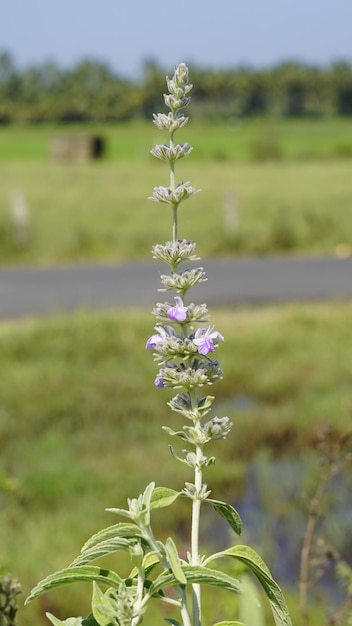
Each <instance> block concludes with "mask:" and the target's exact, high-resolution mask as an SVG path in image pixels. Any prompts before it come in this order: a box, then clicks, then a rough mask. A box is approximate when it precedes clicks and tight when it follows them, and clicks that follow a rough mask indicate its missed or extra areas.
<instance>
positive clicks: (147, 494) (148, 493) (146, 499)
mask: <svg viewBox="0 0 352 626" xmlns="http://www.w3.org/2000/svg"><path fill="white" fill-rule="evenodd" d="M154 489H155V483H154V482H151V483H149V485H147V486H146V488H145V489H144V492H143V495H142V502H143V504H144V506H145V508H146V510H147V511H150V501H151V498H152V494H153V491H154Z"/></svg>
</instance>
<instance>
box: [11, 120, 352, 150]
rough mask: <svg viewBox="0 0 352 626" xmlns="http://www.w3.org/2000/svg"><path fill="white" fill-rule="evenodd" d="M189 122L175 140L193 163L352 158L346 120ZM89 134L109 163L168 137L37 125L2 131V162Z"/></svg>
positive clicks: (141, 127)
mask: <svg viewBox="0 0 352 626" xmlns="http://www.w3.org/2000/svg"><path fill="white" fill-rule="evenodd" d="M189 115H190V117H191V120H190V123H189V124H188V125H187V127H186V128H185V129H183V130H182V131H180V132H179V138H178V141H188V142H189V143H191V144H192V145H193V146H194V147H195V151H194V152H193V155H192V159H194V160H204V159H206V160H218V161H226V160H229V159H231V160H233V159H234V160H236V161H252V160H265V159H267V158H269V159H270V158H274V159H277V160H280V159H295V160H302V159H303V160H305V159H316V158H318V159H321V158H326V157H342V156H345V157H350V156H352V124H351V121H350V119H348V118H347V119H346V118H337V119H336V118H323V119H315V120H314V119H303V120H299V119H296V120H282V119H275V118H272V119H270V118H263V119H254V120H253V119H244V120H240V119H237V118H234V119H232V120H230V121H229V122H206V123H205V122H198V121H197V119H196V117H194V116H192V112H191V111H189ZM87 132H90V133H92V134H98V135H101V136H102V137H104V138H105V140H106V147H107V155H106V156H107V158H108V159H112V160H120V161H125V160H126V159H127V160H130V161H132V162H133V161H135V160H136V159H140V158H145V157H146V155H148V151H149V150H150V148H152V147H153V145H154V144H155V143H162V141H165V139H166V137H165V136H164V135H163V134H162V133H160V132H159V131H158V130H157V129H156V128H155V127H154V125H153V124H152V123H151V122H150V121H143V122H142V121H141V122H131V123H123V124H115V125H111V124H105V125H93V124H92V125H82V124H81V125H78V126H75V125H67V126H65V125H59V126H55V125H40V126H35V125H32V126H21V125H17V126H8V127H6V126H4V127H0V161H3V162H8V161H9V160H13V161H19V160H24V161H28V160H29V161H31V160H37V161H46V160H47V158H48V155H49V151H50V144H51V140H52V138H53V136H55V135H56V134H62V133H67V134H73V133H74V134H76V133H78V134H85V133H87Z"/></svg>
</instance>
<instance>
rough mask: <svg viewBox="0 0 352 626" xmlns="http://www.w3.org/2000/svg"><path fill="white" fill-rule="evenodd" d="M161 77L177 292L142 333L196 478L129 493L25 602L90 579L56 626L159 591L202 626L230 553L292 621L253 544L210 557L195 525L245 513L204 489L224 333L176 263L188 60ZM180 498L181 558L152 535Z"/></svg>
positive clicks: (229, 583)
mask: <svg viewBox="0 0 352 626" xmlns="http://www.w3.org/2000/svg"><path fill="white" fill-rule="evenodd" d="M166 80H167V87H168V92H169V93H168V94H167V95H165V96H164V98H165V104H166V106H167V107H168V108H169V109H170V112H169V113H168V114H164V113H158V114H156V115H154V124H155V125H156V126H157V127H158V128H159V129H160V130H163V131H167V132H168V134H169V143H165V144H161V145H157V146H155V147H154V149H153V150H152V154H153V155H154V156H155V157H157V158H158V159H161V160H163V161H166V162H167V163H168V164H169V168H170V183H169V186H168V187H155V188H154V190H153V193H152V196H151V199H152V200H154V201H156V202H159V203H164V204H167V205H169V206H170V207H171V210H172V240H171V241H168V242H166V243H165V244H157V245H155V246H154V247H153V258H155V259H158V260H161V261H164V262H166V263H167V264H168V266H169V270H170V271H169V272H168V273H167V274H165V275H162V276H161V283H162V291H173V292H175V293H176V295H175V296H174V297H173V302H171V303H170V302H159V303H157V304H156V306H155V308H154V311H153V313H154V315H155V317H156V326H155V333H154V334H152V335H151V336H150V337H149V339H148V340H147V342H146V348H147V349H148V350H152V351H153V353H154V358H155V361H156V363H157V364H158V367H159V371H158V373H157V375H156V378H155V385H156V387H158V388H164V387H171V388H173V389H175V390H177V393H176V395H175V396H174V397H173V398H172V399H171V400H170V402H168V405H169V407H170V408H171V409H172V410H173V411H175V412H177V413H179V414H181V415H182V416H183V418H184V419H185V421H186V423H185V424H184V425H183V427H182V428H181V429H180V430H177V431H175V430H173V429H172V428H170V427H166V426H164V430H165V431H166V432H167V433H168V434H169V435H171V436H172V437H176V438H180V439H181V440H182V442H183V445H184V446H186V447H185V448H184V449H183V450H182V452H181V453H179V454H177V453H176V452H175V451H173V450H172V452H173V455H174V457H175V458H176V459H177V460H178V461H179V462H181V463H183V464H185V465H187V466H188V467H190V468H191V470H192V471H193V473H194V477H193V482H186V483H185V486H184V488H183V489H182V490H181V491H175V490H173V489H170V488H168V487H162V486H156V485H155V483H154V482H153V483H150V484H149V485H148V486H147V487H146V489H145V490H144V492H143V493H142V494H141V495H139V496H138V497H137V498H132V499H129V500H128V508H127V509H121V508H113V509H108V511H111V512H112V513H114V514H116V515H118V516H120V517H122V518H125V521H123V522H118V523H116V524H114V525H112V526H109V527H108V528H105V529H103V530H101V531H100V532H98V533H97V534H95V535H94V536H93V537H92V538H91V539H89V540H88V541H87V543H86V544H85V545H84V546H83V548H82V550H81V553H80V555H79V556H78V557H77V558H76V559H75V560H74V561H73V563H71V565H70V566H69V567H68V568H66V569H64V570H61V571H59V572H56V573H55V574H52V575H50V576H48V577H47V578H45V579H44V580H43V581H41V582H40V583H39V584H38V585H37V586H36V587H35V588H34V589H33V590H32V592H31V595H30V597H29V598H28V600H27V601H29V600H32V599H34V598H36V597H37V596H38V595H40V594H41V593H43V592H45V591H47V590H49V589H51V588H53V587H57V586H59V585H62V584H66V583H70V582H76V581H90V582H92V583H93V598H92V612H91V615H90V616H89V617H88V618H85V619H82V618H69V619H68V620H66V621H65V622H62V621H61V620H59V619H57V618H56V617H54V616H53V615H50V614H48V617H49V619H50V620H51V621H52V623H53V624H54V626H60V625H62V624H67V625H69V626H79V625H80V624H83V626H97V625H99V626H109V625H111V624H113V625H119V626H137V625H138V624H140V623H141V622H142V620H143V618H144V614H145V611H146V609H147V605H148V603H149V601H150V600H151V599H159V600H161V601H162V602H166V603H168V604H170V605H172V606H174V607H176V609H178V611H179V614H180V618H179V619H181V622H182V625H183V626H201V624H202V598H201V586H202V585H203V584H207V585H211V586H213V587H217V588H222V589H225V590H228V591H231V592H234V593H241V591H242V582H241V581H240V580H237V579H236V578H234V577H233V576H230V575H228V574H226V573H224V572H223V571H221V570H219V569H217V568H214V567H213V562H214V561H218V560H219V559H222V558H224V557H229V558H232V559H237V560H239V561H240V562H241V563H242V564H244V565H245V566H246V567H247V568H248V569H249V570H251V571H252V572H253V573H254V574H255V576H256V577H257V579H258V580H259V582H260V583H261V585H262V587H263V589H264V591H265V593H266V595H267V598H268V600H269V603H270V605H271V609H272V614H273V618H274V621H275V624H276V625H277V626H290V625H291V620H290V617H289V613H288V610H287V607H286V603H285V600H284V597H283V595H282V592H281V590H280V588H279V586H278V585H277V583H276V582H275V581H274V580H273V578H272V576H271V574H270V572H269V570H268V568H267V566H266V565H265V563H264V562H263V561H262V559H261V558H260V557H259V556H258V554H257V553H256V552H254V550H252V549H251V548H250V547H248V546H244V545H237V544H236V545H234V546H232V547H230V548H228V549H226V550H223V551H221V552H217V553H215V554H211V555H208V556H206V555H205V554H201V553H200V548H199V527H200V513H201V507H202V506H203V505H207V506H211V507H212V508H213V509H214V510H215V511H216V512H217V513H218V514H219V515H220V516H221V517H222V518H224V519H225V520H226V521H227V522H228V524H229V526H230V527H231V529H232V530H233V531H234V532H235V533H236V534H238V535H239V534H240V533H241V520H240V517H239V515H238V513H237V511H236V510H235V509H234V508H233V507H232V506H231V505H229V504H226V503H225V502H221V501H219V500H215V499H213V498H211V497H210V493H211V492H210V490H209V489H208V487H207V485H206V483H205V482H204V481H203V471H204V470H205V469H206V468H207V467H209V466H211V465H212V464H213V463H214V457H208V456H206V454H205V446H206V444H207V443H209V442H210V441H212V440H217V439H224V438H225V437H226V436H227V435H228V433H229V431H230V428H231V423H230V420H229V418H228V417H226V416H225V417H217V416H214V417H206V416H208V414H209V413H210V411H211V409H212V403H213V400H214V397H213V396H211V395H202V388H203V387H206V386H208V385H211V384H212V383H214V382H216V381H217V380H219V379H220V378H221V377H222V372H221V368H220V364H219V362H218V360H216V359H214V358H213V353H214V352H215V351H216V349H217V347H218V345H219V343H220V342H222V341H223V340H224V337H223V336H222V335H221V333H220V332H219V331H217V330H215V328H214V326H213V325H209V315H208V310H207V307H206V305H205V304H200V305H196V304H193V303H191V302H188V300H187V295H188V291H189V290H190V289H191V288H192V287H194V286H195V285H197V284H200V283H202V282H204V281H205V280H206V276H205V272H204V270H203V268H202V267H196V268H192V269H189V268H187V269H183V270H181V269H180V265H181V263H184V262H187V263H191V262H193V261H196V260H198V257H197V255H196V246H195V244H194V243H193V242H191V241H188V240H185V239H179V237H178V208H179V206H180V204H181V203H182V202H183V201H184V200H187V199H188V198H189V197H191V196H192V195H194V194H195V193H197V190H196V189H195V188H194V187H192V186H191V185H190V183H189V182H185V183H183V182H182V183H176V177H175V164H176V161H178V160H179V159H181V158H183V157H185V156H187V155H188V154H189V153H190V152H191V150H192V148H191V146H190V145H189V144H188V143H180V144H175V143H174V134H175V132H176V131H177V130H179V129H180V128H182V127H184V126H185V124H186V123H187V121H188V118H187V117H185V116H184V114H183V113H182V111H183V109H184V108H185V106H186V105H187V104H188V102H189V100H190V97H189V92H190V91H191V89H192V85H191V84H190V83H189V80H188V68H187V67H186V65H184V64H181V65H179V66H178V67H177V68H176V70H175V73H174V76H173V78H172V79H169V78H167V79H166ZM178 498H187V499H189V500H190V501H191V503H192V517H191V528H190V550H189V553H188V554H187V558H182V557H181V556H180V554H179V551H178V549H177V546H176V544H175V541H174V540H173V539H172V537H169V538H167V539H166V541H165V542H164V543H163V542H161V541H159V540H157V539H156V538H155V536H154V533H153V530H152V526H151V515H152V513H153V511H154V510H155V509H160V508H163V507H167V506H170V505H172V504H173V503H174V502H175V501H176V500H177V499H178ZM121 550H123V551H126V552H127V553H128V554H129V555H130V559H131V564H132V569H131V572H130V574H129V575H128V577H127V578H122V577H121V576H119V574H117V573H116V572H115V571H113V570H107V569H102V568H101V567H99V566H97V565H92V562H94V561H96V560H97V559H99V558H101V557H104V556H106V555H109V554H111V553H115V552H118V551H121ZM210 565H211V567H210ZM100 585H104V586H107V590H105V591H103V590H102V589H101V586H100ZM166 590H168V591H166ZM170 590H171V591H170ZM190 605H191V606H190ZM167 621H169V622H170V623H171V624H173V626H181V622H179V621H178V620H177V619H168V620H167ZM220 624H221V625H222V626H225V624H226V626H235V625H236V624H237V625H239V624H240V622H238V621H234V620H233V619H230V621H229V620H227V621H226V622H219V623H218V625H217V626H220ZM248 626H255V625H254V624H248Z"/></svg>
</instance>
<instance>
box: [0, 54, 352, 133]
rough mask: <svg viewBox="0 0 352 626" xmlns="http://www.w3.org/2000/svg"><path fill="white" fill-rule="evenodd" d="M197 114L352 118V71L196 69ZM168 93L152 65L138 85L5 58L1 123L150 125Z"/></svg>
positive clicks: (93, 68)
mask: <svg viewBox="0 0 352 626" xmlns="http://www.w3.org/2000/svg"><path fill="white" fill-rule="evenodd" d="M192 77H193V82H194V92H193V93H194V96H193V100H192V104H191V110H192V114H194V116H195V117H197V118H198V119H199V118H200V117H208V118H224V117H225V118H228V117H231V116H233V115H241V116H247V117H251V116H257V115H273V114H275V115H281V116H285V117H293V116H296V117H302V116H307V117H308V116H309V117H317V116H322V115H324V114H327V113H335V114H337V115H351V112H352V70H351V65H350V64H349V63H347V62H339V63H335V64H334V65H332V66H331V67H328V68H317V67H311V66H307V65H303V64H300V63H282V64H280V65H277V66H274V67H272V68H268V69H265V70H252V69H250V68H230V69H223V68H218V69H217V70H209V69H205V68H200V67H192ZM164 88H165V70H164V68H162V67H160V66H158V65H157V64H156V63H155V62H154V61H152V60H148V61H146V63H145V65H144V73H143V76H142V80H141V81H140V82H139V83H136V82H132V81H128V80H126V79H124V78H122V77H121V76H118V75H116V73H114V72H113V71H112V69H111V68H110V67H109V66H108V65H106V64H105V63H102V62H100V61H95V60H91V59H83V60H81V61H79V62H78V63H77V64H76V65H75V66H74V67H72V68H70V69H67V70H64V69H63V68H61V67H59V66H58V65H57V64H55V63H43V64H42V65H38V66H34V67H30V68H27V69H25V70H20V69H19V68H17V67H16V64H15V62H14V60H13V59H12V57H11V55H10V54H9V53H8V52H6V51H3V52H2V53H0V100H1V107H0V123H3V124H8V123H10V122H13V121H16V122H23V121H30V122H32V123H33V122H35V123H38V122H44V121H53V120H55V121H61V122H66V123H67V122H82V121H87V120H90V121H95V120H113V121H119V120H125V119H130V118H131V117H135V118H136V117H141V116H143V117H147V118H150V117H151V115H152V113H153V112H154V111H155V110H156V108H157V106H158V105H159V102H160V99H161V97H162V93H163V91H164Z"/></svg>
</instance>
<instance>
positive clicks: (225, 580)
mask: <svg viewBox="0 0 352 626" xmlns="http://www.w3.org/2000/svg"><path fill="white" fill-rule="evenodd" d="M182 570H183V572H184V574H185V576H186V579H187V582H188V583H192V584H193V583H203V584H205V585H212V586H214V587H221V588H222V589H226V590H227V591H235V592H236V593H238V592H239V591H240V590H241V584H240V582H239V581H238V580H237V579H236V578H233V577H232V576H228V574H224V573H223V572H219V571H218V570H213V569H209V568H208V567H202V566H201V565H199V566H193V565H183V566H182ZM178 584H179V582H178V580H177V579H176V577H175V575H174V573H173V572H172V571H170V570H169V571H167V572H163V573H162V574H160V576H158V578H156V579H155V580H154V582H153V583H152V584H151V585H150V588H149V592H148V593H149V595H150V596H152V595H155V594H157V593H158V592H159V591H160V590H161V589H163V588H164V587H167V586H169V585H178Z"/></svg>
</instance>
